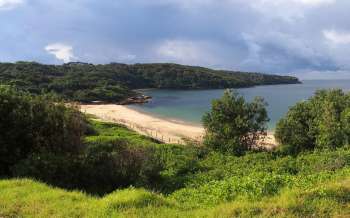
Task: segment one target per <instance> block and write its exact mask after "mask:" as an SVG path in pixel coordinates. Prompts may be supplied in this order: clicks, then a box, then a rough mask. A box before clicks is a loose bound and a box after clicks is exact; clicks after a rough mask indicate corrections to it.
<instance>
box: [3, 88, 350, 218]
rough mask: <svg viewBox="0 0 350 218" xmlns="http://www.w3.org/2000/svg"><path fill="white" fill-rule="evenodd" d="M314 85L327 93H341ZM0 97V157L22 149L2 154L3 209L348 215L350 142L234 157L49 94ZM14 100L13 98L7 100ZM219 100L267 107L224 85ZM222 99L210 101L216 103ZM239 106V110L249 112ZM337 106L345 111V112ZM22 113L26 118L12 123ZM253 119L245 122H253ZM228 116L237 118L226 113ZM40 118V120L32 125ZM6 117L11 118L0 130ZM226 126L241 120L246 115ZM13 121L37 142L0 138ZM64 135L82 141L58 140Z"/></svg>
mask: <svg viewBox="0 0 350 218" xmlns="http://www.w3.org/2000/svg"><path fill="white" fill-rule="evenodd" d="M320 93H324V94H322V96H333V97H334V96H338V94H339V93H338V92H334V91H333V92H332V91H330V92H320ZM335 93H338V94H335ZM0 96H1V99H2V100H1V101H0V108H1V109H2V108H5V109H6V110H7V111H5V109H2V110H4V111H2V112H3V113H5V112H8V113H9V112H10V111H14V112H13V113H9V114H10V116H7V117H6V120H4V121H1V123H0V124H3V125H2V126H1V128H2V131H3V132H1V137H2V138H1V140H2V141H1V142H2V143H5V145H6V146H7V147H2V144H1V149H0V157H1V160H3V158H5V159H4V160H7V159H6V158H8V157H10V156H11V154H21V155H15V156H14V157H16V158H17V159H16V161H12V162H11V161H6V162H5V161H3V162H1V168H2V169H7V170H4V171H3V172H1V173H2V174H1V176H2V177H3V179H2V180H0V217H348V216H350V147H349V146H348V143H344V144H341V145H340V144H339V145H336V146H319V147H317V149H311V148H310V149H303V150H302V151H301V152H299V153H294V152H293V150H292V152H290V151H291V150H285V149H281V150H276V151H271V152H267V151H254V150H246V151H245V155H241V156H236V155H233V154H232V153H230V152H222V150H221V149H212V146H210V145H208V146H195V145H187V146H181V145H164V144H160V143H159V142H157V141H154V140H152V139H150V138H147V137H145V136H141V135H138V134H137V133H135V132H133V131H130V130H128V129H126V128H125V127H123V126H120V125H117V124H112V123H104V122H101V121H98V120H94V119H93V118H92V117H84V116H83V115H81V114H80V113H79V112H77V111H76V110H75V109H74V107H68V108H65V107H63V106H62V105H61V104H60V103H57V102H56V99H52V98H51V97H47V96H46V97H42V96H32V95H30V94H26V93H22V92H19V91H16V90H14V89H12V88H8V87H7V88H6V87H2V88H1V89H0ZM316 96H317V95H316ZM340 96H343V95H340ZM333 97H332V98H330V97H329V98H330V99H333ZM226 98H228V99H226ZM325 98H326V97H325ZM14 99H16V101H18V102H20V103H19V104H13V102H14ZM223 99H224V100H225V99H226V100H228V101H223V102H231V103H232V102H235V103H237V102H241V103H242V104H241V106H242V105H243V106H244V107H237V108H241V109H242V108H243V109H252V108H253V109H254V110H253V109H252V110H247V111H248V112H249V111H253V114H255V113H257V114H260V112H261V114H262V115H264V113H262V112H263V111H264V107H263V103H262V101H257V103H254V102H252V103H245V102H244V101H243V100H242V99H241V98H239V97H238V96H236V95H234V94H232V93H230V92H228V93H227V94H226V97H224V98H223ZM223 99H221V100H218V101H216V102H217V103H218V104H220V103H222V100H223ZM315 99H316V97H315ZM317 99H318V98H317ZM319 99H322V100H323V99H324V98H319ZM54 100H55V101H54ZM231 100H232V101H231ZM44 102H45V104H44ZM52 102H55V103H52ZM316 102H318V101H317V100H314V103H316ZM36 105H40V107H38V108H40V109H38V112H37V114H38V116H39V115H40V119H38V120H39V121H37V119H34V118H36V115H34V114H33V113H27V112H28V111H29V112H30V111H33V109H34V108H37V107H34V106H36ZM11 108H12V109H13V110H10V109H11ZM320 108H321V107H320ZM214 109H215V107H214ZM221 109H222V110H216V111H215V113H216V115H219V114H221V113H222V114H223V115H227V116H233V115H235V114H237V113H227V112H232V110H231V108H230V107H222V108H221ZM292 110H293V109H292ZM21 111H25V112H26V113H20V112H21ZM243 111H245V110H243ZM344 111H346V109H344ZM39 112H40V113H39ZM258 112H259V113H258ZM243 114H244V113H242V114H240V116H242V117H250V116H248V115H246V116H243ZM248 114H249V113H248ZM289 114H290V113H289ZM289 114H288V115H287V117H288V116H289ZM339 114H342V115H341V116H340V117H341V118H342V119H346V117H347V116H346V113H345V115H344V113H343V112H339ZM216 115H215V116H216ZM208 116H210V115H208ZM240 116H235V117H236V118H237V117H240ZM219 117H220V116H219ZM253 117H254V119H255V118H256V116H253ZM261 117H263V118H264V119H262V120H265V116H261ZM20 118H21V119H23V120H24V121H27V120H30V122H23V124H22V125H21V126H19V124H21V120H20ZM3 119H5V118H3ZM240 119H241V118H240ZM254 119H253V118H252V119H249V121H252V123H259V124H260V122H255V121H254ZM285 119H286V118H285ZM77 120H78V121H79V122H76V121H77ZM232 120H236V119H227V121H232ZM238 120H239V119H238ZM243 120H244V119H243ZM258 120H259V119H258ZM41 121H43V124H44V126H45V128H39V129H37V128H33V127H32V126H34V127H35V126H36V125H31V124H33V123H34V124H36V123H37V124H40V123H41ZM44 121H45V122H44ZM58 121H59V122H58ZM73 121H74V122H73ZM225 121H226V120H225ZM3 122H7V123H8V125H7V128H5V124H4V123H3ZM281 122H282V121H281ZM77 123H78V124H79V125H76V124H77ZM227 123H230V122H227ZM62 124H63V125H62ZM68 124H69V125H68ZM70 124H74V125H70ZM287 124H288V123H286V124H285V125H286V126H287ZM227 125H228V124H227ZM230 125H236V127H237V128H241V127H242V125H243V126H244V125H245V122H243V121H242V122H233V124H230ZM69 126H73V127H74V128H72V127H69ZM228 126H229V125H228ZM253 126H254V125H253ZM286 126H285V127H286ZM345 126H346V125H344V127H345ZM19 127H20V128H21V131H23V132H21V133H23V134H28V133H27V132H26V131H28V132H31V133H32V134H28V137H29V138H30V137H33V135H36V136H40V137H33V139H31V142H32V141H33V142H35V144H36V143H37V141H35V140H39V139H40V140H39V141H38V143H39V144H40V149H29V150H28V151H27V150H25V151H26V152H22V149H24V148H26V147H23V146H21V145H20V144H16V143H15V140H14V139H13V138H11V137H4V136H9V135H11V134H16V132H15V130H18V128H19ZM53 127H55V128H53ZM66 128H70V134H69V135H68V136H71V137H68V138H66V134H67V133H65V131H63V130H65V129H66ZM286 128H287V127H286ZM52 129H54V130H55V131H51V130H52ZM342 129H343V127H342ZM345 129H346V128H345ZM29 130H30V131H29ZM223 130H224V131H225V128H223ZM330 131H333V130H332V129H330ZM52 132H54V133H55V135H54V134H53V133H52ZM285 132H287V131H286V130H285ZM38 133H40V134H38ZM76 133H82V134H80V135H79V134H76ZM331 133H332V132H330V133H328V134H331ZM345 135H346V134H345ZM78 136H80V137H78ZM52 137H57V142H60V143H59V144H53V145H54V147H52V146H50V145H51V141H50V140H51V139H52ZM70 138H72V139H74V140H75V141H76V142H77V143H78V145H79V146H75V145H76V144H75V143H71V144H69V143H68V144H66V143H65V141H62V140H63V139H67V140H68V139H70ZM323 138H324V137H322V139H323ZM34 139H35V140H34ZM69 141H70V142H71V140H69ZM25 142H27V141H25ZM44 142H45V143H44ZM46 142H47V143H46ZM49 142H50V143H49ZM52 143H55V142H52ZM62 143H63V144H62ZM64 145H67V146H64ZM28 146H29V148H30V147H31V146H32V144H28ZM3 148H6V149H3ZM8 148H11V149H10V150H9V149H8ZM34 148H36V147H34ZM73 148H74V149H73ZM315 148H316V147H315ZM9 152H11V153H9ZM4 164H7V165H4ZM58 187H60V188H64V190H63V189H60V188H58ZM74 190H75V191H74Z"/></svg>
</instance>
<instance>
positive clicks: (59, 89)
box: [0, 62, 299, 102]
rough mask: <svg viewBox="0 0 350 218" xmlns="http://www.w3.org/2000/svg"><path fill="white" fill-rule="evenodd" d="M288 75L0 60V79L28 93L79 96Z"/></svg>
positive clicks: (109, 98)
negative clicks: (0, 61) (3, 61)
mask: <svg viewBox="0 0 350 218" xmlns="http://www.w3.org/2000/svg"><path fill="white" fill-rule="evenodd" d="M291 83H299V80H298V79H297V78H295V77H290V76H277V75H268V74H260V73H245V72H233V71H224V70H211V69H207V68H203V67H191V66H183V65H178V64H134V65H126V64H119V63H111V64H105V65H93V64H86V63H80V62H74V63H68V64H64V65H43V64H39V63H35V62H17V63H0V84H6V85H13V86H16V87H17V88H19V89H21V90H25V91H28V92H30V93H35V94H40V93H53V94H55V95H58V96H60V97H62V98H64V99H67V100H72V101H80V102H92V101H105V102H118V101H121V100H124V99H125V98H127V97H130V96H134V95H136V93H135V92H134V91H133V90H134V89H143V88H164V89H218V88H241V87H251V86H256V85H271V84H291Z"/></svg>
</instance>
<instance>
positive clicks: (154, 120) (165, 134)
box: [80, 104, 276, 149]
mask: <svg viewBox="0 0 350 218" xmlns="http://www.w3.org/2000/svg"><path fill="white" fill-rule="evenodd" d="M80 109H81V111H82V112H84V113H87V114H92V115H95V116H96V117H98V118H99V119H101V120H104V121H109V122H115V123H119V124H123V125H126V126H127V127H128V128H130V129H133V130H135V131H137V132H139V133H140V134H143V135H147V136H150V137H152V138H155V139H158V140H160V141H162V142H164V143H179V144H183V143H184V142H185V141H186V140H191V141H197V142H200V141H201V140H202V137H203V135H204V128H203V127H202V126H200V125H193V124H191V123H186V122H183V121H179V120H173V119H164V118H160V117H157V116H153V115H150V114H147V113H143V112H140V111H137V110H134V109H131V108H129V107H127V106H123V105H115V104H106V105H81V106H80ZM259 144H260V146H262V147H266V148H269V149H271V148H274V147H276V142H275V138H274V136H273V133H272V132H269V133H268V135H267V137H266V138H265V139H264V141H261V142H260V143H259Z"/></svg>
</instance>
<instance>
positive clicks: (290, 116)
mask: <svg viewBox="0 0 350 218" xmlns="http://www.w3.org/2000/svg"><path fill="white" fill-rule="evenodd" d="M349 110H350V94H345V93H344V92H343V91H341V90H328V91H327V90H320V91H317V92H316V94H315V96H313V97H312V98H310V99H309V100H307V101H304V102H300V103H298V104H297V105H295V106H294V107H292V108H290V110H289V111H288V113H287V115H286V117H285V118H283V119H281V120H280V121H279V122H278V124H277V128H276V132H275V136H276V138H277V140H278V141H279V142H280V143H281V144H283V145H284V147H283V149H284V150H285V151H286V152H288V153H294V154H295V153H298V152H300V151H303V150H312V149H315V148H317V149H334V148H336V147H341V146H344V145H347V144H348V143H349V139H350V134H349V133H350V132H349V122H348V121H349Z"/></svg>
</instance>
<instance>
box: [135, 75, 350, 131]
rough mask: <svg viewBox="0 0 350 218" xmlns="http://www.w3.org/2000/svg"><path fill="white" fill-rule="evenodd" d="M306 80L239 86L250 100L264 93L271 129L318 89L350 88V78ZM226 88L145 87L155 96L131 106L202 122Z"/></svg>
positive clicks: (239, 90) (175, 117) (168, 116)
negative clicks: (172, 88) (148, 100)
mask: <svg viewBox="0 0 350 218" xmlns="http://www.w3.org/2000/svg"><path fill="white" fill-rule="evenodd" d="M302 82H303V83H302V84H292V85H268V86H256V87H252V88H242V89H235V90H236V91H237V92H238V93H239V94H241V95H243V96H244V97H245V98H246V100H248V101H250V100H252V99H253V98H254V97H255V96H261V97H263V98H264V99H265V101H266V102H267V103H268V107H267V110H268V114H269V118H270V122H269V123H268V128H269V130H273V129H274V128H275V126H276V123H277V122H278V120H279V119H281V118H282V117H283V116H284V115H285V113H286V112H287V111H288V108H289V107H291V106H293V105H295V103H297V102H299V101H302V100H306V99H308V98H309V97H311V96H312V95H313V94H314V93H315V91H316V90H318V89H332V88H340V89H343V90H344V91H350V80H306V81H302ZM224 91H225V90H224V89H215V90H166V89H149V90H143V91H142V92H143V93H144V94H145V95H150V96H152V97H153V99H152V101H151V102H149V103H147V104H143V105H131V106H129V107H131V108H133V109H136V110H139V111H142V112H147V113H150V114H154V115H156V116H160V117H164V118H170V119H176V120H182V121H186V122H190V123H193V124H201V119H202V116H203V114H204V113H206V112H207V111H209V110H210V107H211V101H212V100H213V99H217V98H220V97H221V96H222V94H223V92H224Z"/></svg>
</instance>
